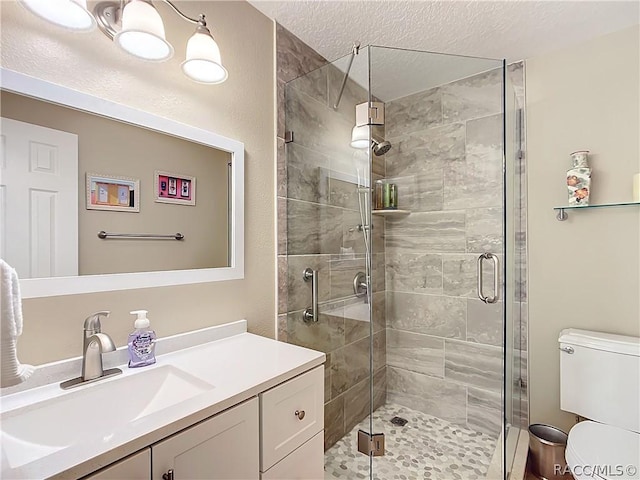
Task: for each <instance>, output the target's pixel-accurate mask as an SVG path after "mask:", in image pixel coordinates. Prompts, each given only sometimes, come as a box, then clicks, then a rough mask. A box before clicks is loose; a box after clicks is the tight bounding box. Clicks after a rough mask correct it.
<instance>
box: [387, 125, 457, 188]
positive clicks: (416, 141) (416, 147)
mask: <svg viewBox="0 0 640 480" xmlns="http://www.w3.org/2000/svg"><path fill="white" fill-rule="evenodd" d="M465 135H466V132H465V125H464V124H462V123H455V124H450V125H445V126H442V127H435V128H429V129H426V130H420V131H417V132H414V133H411V134H408V135H403V136H400V137H388V140H389V141H390V142H391V144H392V145H393V148H392V149H391V150H390V151H389V152H388V153H387V154H386V155H385V169H386V176H387V177H395V176H406V175H410V174H419V173H425V174H437V172H438V168H441V167H442V165H443V164H446V163H447V162H450V161H452V160H455V159H457V158H461V157H463V156H464V155H465Z"/></svg>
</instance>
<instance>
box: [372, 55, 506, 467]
mask: <svg viewBox="0 0 640 480" xmlns="http://www.w3.org/2000/svg"><path fill="white" fill-rule="evenodd" d="M370 95H371V97H370V100H371V101H374V100H375V101H382V102H383V103H384V110H385V115H384V118H385V120H384V129H383V130H382V131H379V132H378V134H379V135H381V138H377V139H374V140H375V141H378V142H381V141H386V142H389V143H390V144H391V149H390V150H388V152H387V153H386V154H385V155H384V156H382V157H380V158H378V159H376V158H375V157H372V179H373V180H374V181H376V180H377V179H382V180H383V181H384V182H387V183H392V184H394V185H396V186H397V190H398V197H399V198H398V210H399V211H396V212H394V211H390V212H379V213H380V215H381V218H383V219H384V220H383V221H384V227H383V231H384V242H382V244H381V245H378V246H377V248H378V249H376V246H375V245H374V248H373V251H372V257H374V258H375V257H376V255H381V256H382V257H383V258H384V263H383V264H382V265H381V268H380V269H378V270H373V271H372V283H375V282H376V281H377V282H384V284H385V292H386V295H385V303H386V305H385V337H386V342H385V352H384V356H385V371H386V373H385V377H386V389H385V401H384V402H383V403H382V404H381V405H380V406H379V407H378V408H377V409H375V410H374V412H373V414H372V424H373V428H372V429H373V433H382V434H384V440H385V452H384V455H383V456H375V457H373V458H372V478H376V479H385V480H387V479H393V478H434V479H454V478H460V479H475V478H485V476H486V475H487V474H488V473H489V477H490V478H501V477H502V475H503V466H502V458H503V455H502V454H503V452H502V442H501V440H500V438H501V434H502V429H503V418H504V401H503V396H504V373H503V369H504V364H505V363H504V325H505V309H504V299H505V291H504V269H503V266H504V262H505V252H504V248H505V247H504V246H505V238H504V225H505V223H504V222H505V220H504V215H505V201H504V178H503V165H504V155H503V133H504V111H503V64H502V61H499V60H489V59H479V58H469V57H458V56H452V55H441V54H435V53H428V52H417V51H409V50H400V49H393V48H386V47H370ZM375 214H376V212H374V215H375ZM380 249H382V250H380ZM479 272H481V273H482V274H483V275H482V282H480V285H479V282H478V275H479ZM496 274H497V276H496ZM494 280H495V281H496V282H497V283H494ZM479 295H480V296H482V297H483V298H484V301H483V300H480V298H479ZM375 348H376V347H375V346H374V355H376V353H377V352H376V350H375ZM378 355H381V354H380V353H378ZM374 404H375V402H374ZM492 462H493V463H494V465H493V466H492Z"/></svg>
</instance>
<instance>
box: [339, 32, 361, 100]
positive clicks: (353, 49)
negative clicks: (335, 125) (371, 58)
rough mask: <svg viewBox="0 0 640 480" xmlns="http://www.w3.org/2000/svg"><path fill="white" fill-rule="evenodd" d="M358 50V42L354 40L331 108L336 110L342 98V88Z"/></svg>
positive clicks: (345, 84)
mask: <svg viewBox="0 0 640 480" xmlns="http://www.w3.org/2000/svg"><path fill="white" fill-rule="evenodd" d="M359 52H360V42H354V43H353V47H352V48H351V58H350V59H349V65H347V71H346V72H345V74H344V78H343V79H342V85H341V86H340V93H338V98H337V99H336V103H334V104H333V109H334V110H337V109H338V106H339V105H340V100H342V94H343V93H344V88H345V87H346V86H347V80H348V79H349V72H351V65H352V64H353V59H354V58H355V57H356V55H358V53H359Z"/></svg>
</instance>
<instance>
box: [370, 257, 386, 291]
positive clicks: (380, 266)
mask: <svg viewBox="0 0 640 480" xmlns="http://www.w3.org/2000/svg"><path fill="white" fill-rule="evenodd" d="M374 251H375V250H374ZM386 268H387V265H386V257H385V254H384V252H382V253H374V254H373V255H371V285H372V291H373V292H374V293H375V292H384V291H385V289H386V274H385V272H386Z"/></svg>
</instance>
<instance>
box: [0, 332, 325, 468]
mask: <svg viewBox="0 0 640 480" xmlns="http://www.w3.org/2000/svg"><path fill="white" fill-rule="evenodd" d="M324 361H325V355H324V354H323V353H321V352H316V351H314V350H309V349H306V348H301V347H297V346H294V345H290V344H287V343H282V342H277V341H275V340H271V339H268V338H265V337H260V336H257V335H253V334H250V333H246V332H245V333H239V334H236V335H233V336H230V337H228V338H223V339H220V340H216V341H211V342H208V343H204V344H202V345H198V346H194V347H191V348H186V349H183V350H178V351H175V352H172V353H167V354H164V355H159V356H158V357H157V363H156V364H155V365H152V366H148V367H143V368H136V369H129V368H127V366H126V365H124V366H120V368H121V369H122V370H123V374H122V375H118V376H115V377H111V378H107V379H104V380H100V381H99V382H96V383H93V384H89V385H85V386H82V387H78V389H88V388H92V386H94V385H104V384H106V383H107V382H117V381H118V379H122V378H123V377H125V376H132V375H144V373H145V372H148V371H150V370H151V369H154V368H161V367H162V366H165V365H171V366H174V367H177V368H179V369H181V370H184V371H185V372H188V373H189V374H191V375H193V376H195V377H197V378H199V379H201V380H202V381H204V382H207V383H210V384H212V385H213V386H214V388H212V389H210V390H207V391H206V392H204V393H202V394H200V395H198V396H195V397H193V398H190V399H188V400H186V401H184V402H181V403H178V404H176V405H172V406H170V407H168V408H166V409H163V410H161V411H158V412H156V413H152V414H150V415H147V416H145V417H142V418H140V419H138V420H135V421H133V422H131V423H128V424H126V425H125V426H123V427H121V428H119V429H117V430H115V431H109V432H95V436H93V435H92V437H91V438H90V439H88V440H87V441H85V440H83V441H82V442H81V443H79V444H75V445H71V446H68V447H65V448H63V449H60V450H58V451H54V452H52V453H50V454H47V453H44V455H45V456H43V457H42V458H38V459H35V460H34V461H31V462H29V463H26V464H23V465H19V466H15V467H14V466H12V465H10V463H9V461H8V458H7V457H6V455H5V453H4V449H3V453H2V459H1V463H2V470H1V477H2V478H3V479H14V478H15V479H26V478H29V479H33V478H49V477H53V478H78V477H81V476H83V475H87V474H89V473H91V472H94V471H96V470H98V469H100V468H102V467H104V466H106V465H109V464H111V463H113V462H115V461H117V460H119V459H121V458H123V457H125V456H127V455H130V454H132V453H134V452H136V451H137V450H140V449H142V448H144V447H146V446H148V445H151V444H153V443H155V442H157V441H159V440H162V439H163V438H166V437H167V436H169V435H172V434H174V433H176V432H178V431H180V430H182V429H184V428H187V427H189V426H191V425H193V424H195V423H197V422H199V421H201V420H204V419H206V418H208V417H210V416H212V415H215V414H217V413H219V412H221V411H223V410H225V409H227V408H229V407H231V406H233V405H236V404H238V403H241V402H243V401H244V400H247V399H249V398H251V397H254V396H256V395H257V394H259V393H260V392H263V391H265V390H268V389H270V388H272V387H274V386H276V385H278V384H279V383H282V382H284V381H286V380H288V379H290V378H293V377H294V376H296V375H299V374H301V373H303V372H305V371H307V370H309V369H311V368H313V367H316V366H318V365H321V364H322V363H323V362H324ZM105 368H106V367H105ZM78 389H72V390H62V389H60V387H59V385H58V383H57V382H56V383H52V384H49V385H45V386H42V387H38V388H34V389H30V390H26V391H23V392H19V393H14V394H11V395H7V396H4V397H2V405H1V408H2V414H1V415H2V417H7V416H11V412H12V411H13V410H15V409H17V408H21V407H24V406H25V405H31V404H33V403H35V402H39V401H41V400H44V399H50V398H54V397H60V398H63V397H64V396H65V395H72V394H73V392H74V391H77V390H78ZM131 395H135V392H131ZM96 415H99V412H98V411H97V412H96ZM77 421H78V422H82V421H83V419H82V418H78V419H77ZM1 428H2V427H1V425H0V430H1ZM41 428H42V429H46V428H47V425H42V426H41ZM5 435H6V434H5V432H2V436H3V437H5ZM4 440H5V438H3V440H2V441H3V442H4ZM25 448H29V446H28V445H25Z"/></svg>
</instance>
